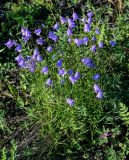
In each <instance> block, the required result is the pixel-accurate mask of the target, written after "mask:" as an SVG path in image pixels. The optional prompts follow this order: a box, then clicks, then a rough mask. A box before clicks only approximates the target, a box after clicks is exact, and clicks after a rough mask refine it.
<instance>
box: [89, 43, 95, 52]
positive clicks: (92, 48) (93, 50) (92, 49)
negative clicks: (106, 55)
mask: <svg viewBox="0 0 129 160" xmlns="http://www.w3.org/2000/svg"><path fill="white" fill-rule="evenodd" d="M90 50H91V51H92V52H96V45H95V44H94V45H93V46H92V47H91V49H90Z"/></svg>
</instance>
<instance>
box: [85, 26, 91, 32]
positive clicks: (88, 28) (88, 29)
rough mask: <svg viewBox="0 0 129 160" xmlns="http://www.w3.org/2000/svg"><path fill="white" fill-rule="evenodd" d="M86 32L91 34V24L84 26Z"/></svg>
mask: <svg viewBox="0 0 129 160" xmlns="http://www.w3.org/2000/svg"><path fill="white" fill-rule="evenodd" d="M84 32H90V25H89V24H85V25H84Z"/></svg>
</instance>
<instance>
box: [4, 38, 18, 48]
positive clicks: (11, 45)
mask: <svg viewBox="0 0 129 160" xmlns="http://www.w3.org/2000/svg"><path fill="white" fill-rule="evenodd" d="M5 45H6V46H7V47H8V48H12V47H13V46H14V45H16V42H15V41H14V40H11V39H9V40H8V42H6V43H5Z"/></svg>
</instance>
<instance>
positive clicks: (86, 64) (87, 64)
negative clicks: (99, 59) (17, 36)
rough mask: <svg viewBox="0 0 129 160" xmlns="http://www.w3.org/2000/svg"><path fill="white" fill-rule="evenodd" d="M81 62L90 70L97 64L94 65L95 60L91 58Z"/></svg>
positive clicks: (83, 59)
mask: <svg viewBox="0 0 129 160" xmlns="http://www.w3.org/2000/svg"><path fill="white" fill-rule="evenodd" d="M81 61H82V63H83V64H84V65H85V66H87V67H89V68H94V67H95V64H94V62H93V60H92V59H90V58H82V59H81Z"/></svg>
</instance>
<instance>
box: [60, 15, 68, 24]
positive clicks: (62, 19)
mask: <svg viewBox="0 0 129 160" xmlns="http://www.w3.org/2000/svg"><path fill="white" fill-rule="evenodd" d="M60 21H61V24H64V23H66V22H67V19H66V18H65V17H62V16H61V17H60Z"/></svg>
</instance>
